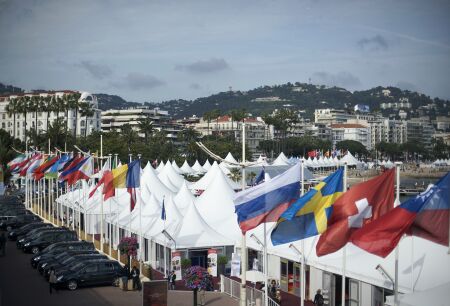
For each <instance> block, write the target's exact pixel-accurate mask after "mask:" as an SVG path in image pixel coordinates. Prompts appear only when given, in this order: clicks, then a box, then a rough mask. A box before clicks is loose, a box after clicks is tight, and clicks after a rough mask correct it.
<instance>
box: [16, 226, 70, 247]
mask: <svg viewBox="0 0 450 306" xmlns="http://www.w3.org/2000/svg"><path fill="white" fill-rule="evenodd" d="M48 231H68V229H67V228H65V227H41V228H35V229H33V230H31V231H29V232H28V233H27V234H26V235H25V236H19V237H17V241H16V246H17V248H18V249H21V248H22V247H23V245H24V244H25V243H27V242H30V240H33V239H36V238H37V237H38V236H39V235H42V233H45V232H48Z"/></svg>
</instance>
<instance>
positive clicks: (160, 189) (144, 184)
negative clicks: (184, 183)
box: [141, 168, 175, 202]
mask: <svg viewBox="0 0 450 306" xmlns="http://www.w3.org/2000/svg"><path fill="white" fill-rule="evenodd" d="M143 188H147V189H148V193H151V194H152V195H154V196H155V197H156V199H158V201H159V202H162V200H163V197H164V196H169V195H173V194H174V190H173V189H170V188H168V187H167V186H166V185H165V184H164V183H163V182H161V180H160V179H159V178H158V176H157V175H156V171H155V170H154V169H153V168H149V169H148V171H144V173H142V176H141V189H143ZM172 188H175V187H172ZM141 192H142V191H141ZM144 194H145V193H144Z"/></svg>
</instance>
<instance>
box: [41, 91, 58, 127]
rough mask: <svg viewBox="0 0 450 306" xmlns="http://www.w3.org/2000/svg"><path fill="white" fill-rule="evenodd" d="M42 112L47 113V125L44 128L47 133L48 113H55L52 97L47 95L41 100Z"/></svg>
mask: <svg viewBox="0 0 450 306" xmlns="http://www.w3.org/2000/svg"><path fill="white" fill-rule="evenodd" d="M42 110H43V111H45V112H46V113H47V116H46V120H47V124H46V125H45V126H46V131H47V132H48V129H49V117H50V113H51V112H52V111H56V103H55V99H54V98H53V97H52V96H50V95H48V96H46V97H44V98H43V108H42Z"/></svg>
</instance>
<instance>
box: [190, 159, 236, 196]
mask: <svg viewBox="0 0 450 306" xmlns="http://www.w3.org/2000/svg"><path fill="white" fill-rule="evenodd" d="M218 176H223V177H224V179H225V181H226V182H227V183H228V185H229V186H230V188H231V189H234V190H236V189H240V185H239V184H238V183H236V182H234V181H233V180H231V179H230V178H229V177H228V176H225V174H224V173H223V172H222V170H221V169H220V167H219V165H218V164H217V162H216V161H214V163H213V164H212V166H211V169H209V171H208V172H207V173H206V174H205V175H204V176H203V177H202V178H201V179H200V180H198V181H197V182H195V183H193V184H192V185H190V186H188V187H189V188H190V189H191V190H205V189H206V188H207V187H208V186H209V184H210V183H211V182H212V181H214V180H215V179H216V178H217V177H218Z"/></svg>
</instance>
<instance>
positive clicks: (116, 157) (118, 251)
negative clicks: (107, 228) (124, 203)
mask: <svg viewBox="0 0 450 306" xmlns="http://www.w3.org/2000/svg"><path fill="white" fill-rule="evenodd" d="M117 160H118V156H117V153H115V154H114V161H115V164H116V167H117ZM113 187H114V186H113ZM119 238H120V229H119V213H118V212H117V213H116V239H117V244H119V242H120V241H119ZM117 259H118V260H119V262H120V249H119V248H117Z"/></svg>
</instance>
